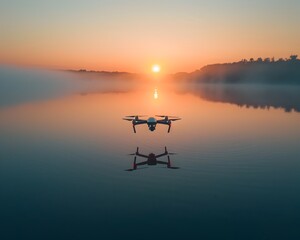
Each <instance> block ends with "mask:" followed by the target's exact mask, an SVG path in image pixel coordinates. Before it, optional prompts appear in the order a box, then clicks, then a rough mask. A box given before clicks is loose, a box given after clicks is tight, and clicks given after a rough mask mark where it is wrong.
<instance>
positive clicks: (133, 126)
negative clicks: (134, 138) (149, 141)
mask: <svg viewBox="0 0 300 240" xmlns="http://www.w3.org/2000/svg"><path fill="white" fill-rule="evenodd" d="M132 128H133V132H134V133H136V130H135V124H134V123H133V124H132Z"/></svg>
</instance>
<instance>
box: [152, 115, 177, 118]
mask: <svg viewBox="0 0 300 240" xmlns="http://www.w3.org/2000/svg"><path fill="white" fill-rule="evenodd" d="M155 116H156V117H163V118H164V117H168V118H179V117H176V116H168V115H155Z"/></svg>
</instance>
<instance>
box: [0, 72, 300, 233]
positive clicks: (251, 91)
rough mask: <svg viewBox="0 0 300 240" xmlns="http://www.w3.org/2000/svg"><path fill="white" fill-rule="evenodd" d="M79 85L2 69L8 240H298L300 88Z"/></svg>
mask: <svg viewBox="0 0 300 240" xmlns="http://www.w3.org/2000/svg"><path fill="white" fill-rule="evenodd" d="M81 78H82V77H75V76H74V75H69V74H65V73H61V72H58V73H57V72H55V73H53V72H51V71H50V72H47V71H46V72H44V71H41V70H39V71H37V72H35V71H29V70H25V69H21V70H20V69H14V68H10V67H2V68H0V86H2V87H1V90H0V93H1V97H0V99H1V103H0V132H1V135H0V156H1V160H0V212H1V215H0V222H1V225H0V226H1V227H0V229H1V231H0V238H1V239H121V238H126V239H154V238H155V239H163V238H164V239H192V238H193V239H299V238H300V229H299V226H300V187H299V184H300V148H299V147H300V145H299V142H300V113H299V106H300V105H299V103H300V99H299V97H300V87H298V86H284V85H276V86H260V85H242V86H235V85H224V86H216V85H205V86H199V85H197V84H191V83H190V84H189V83H170V82H164V81H163V80H153V81H151V80H150V81H149V80H148V81H146V80H143V81H142V80H141V81H140V82H139V83H135V82H132V81H130V82H128V83H127V82H126V81H122V80H107V79H103V80H98V81H97V80H86V79H81ZM136 114H140V115H147V116H155V115H159V114H162V115H172V116H179V117H181V118H182V120H181V121H176V122H174V123H173V124H172V128H171V132H170V133H169V134H168V133H167V126H163V125H158V126H157V129H156V130H155V131H154V132H151V131H149V130H148V128H147V126H145V125H140V126H137V127H136V128H137V133H136V134H134V133H133V130H132V125H131V123H130V122H127V121H123V120H122V118H123V117H124V116H126V115H136ZM137 147H138V148H139V152H140V153H142V154H144V155H149V154H150V153H154V154H156V155H158V154H162V153H164V152H165V147H167V150H168V151H169V152H172V153H176V154H174V155H170V161H171V165H172V166H174V167H178V169H171V168H167V167H166V165H156V166H147V165H143V166H138V169H137V170H136V171H126V170H128V169H131V168H132V166H133V161H134V155H129V154H132V153H135V152H136V150H137ZM143 160H144V159H143V158H140V157H138V158H137V161H138V162H142V161H143ZM161 160H162V161H168V159H167V157H162V158H161Z"/></svg>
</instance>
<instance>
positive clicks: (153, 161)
mask: <svg viewBox="0 0 300 240" xmlns="http://www.w3.org/2000/svg"><path fill="white" fill-rule="evenodd" d="M174 154H176V153H169V152H168V150H167V147H165V152H164V153H162V154H158V155H155V154H154V153H150V154H149V155H144V154H141V153H139V148H138V147H137V149H136V152H135V153H131V154H129V155H133V156H134V161H133V167H132V168H130V169H127V170H125V171H134V170H138V169H141V168H138V166H142V165H149V166H153V165H157V164H162V165H166V166H167V168H169V169H179V167H172V166H171V159H170V155H174ZM163 156H167V157H168V161H167V162H165V161H159V160H157V159H158V158H160V157H163ZM137 157H142V158H146V159H147V160H146V161H143V162H139V163H137V162H136V159H137Z"/></svg>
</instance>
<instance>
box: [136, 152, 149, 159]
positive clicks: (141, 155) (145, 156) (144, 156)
mask: <svg viewBox="0 0 300 240" xmlns="http://www.w3.org/2000/svg"><path fill="white" fill-rule="evenodd" d="M136 155H137V156H139V157H143V158H149V156H147V155H144V154H140V153H138V152H137V153H136Z"/></svg>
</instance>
